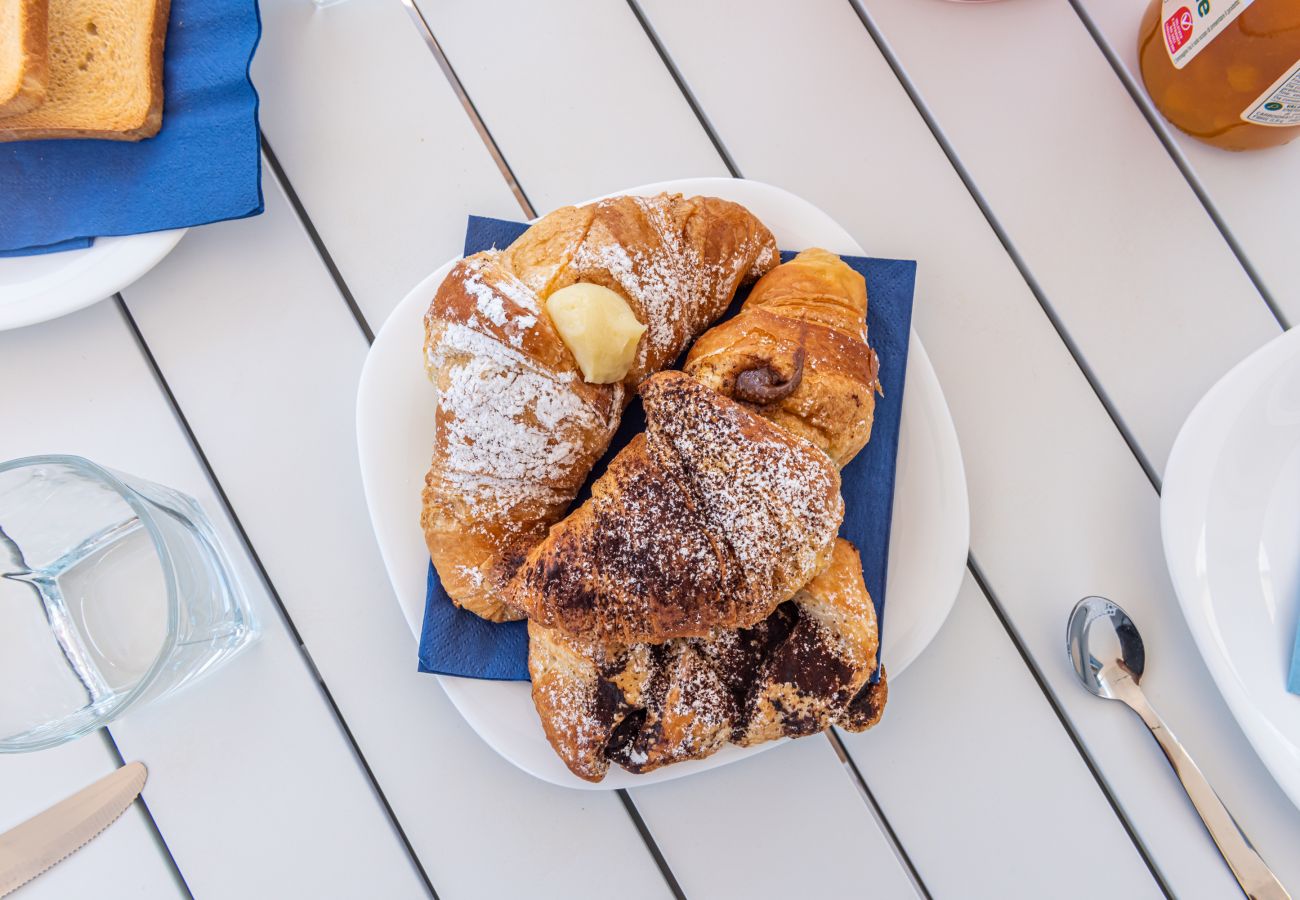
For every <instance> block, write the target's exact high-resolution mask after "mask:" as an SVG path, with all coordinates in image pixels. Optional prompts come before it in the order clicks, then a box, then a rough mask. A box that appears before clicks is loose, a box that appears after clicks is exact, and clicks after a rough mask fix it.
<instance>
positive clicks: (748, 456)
mask: <svg viewBox="0 0 1300 900" xmlns="http://www.w3.org/2000/svg"><path fill="white" fill-rule="evenodd" d="M641 398H642V402H643V404H644V406H645V413H646V431H645V433H644V434H642V435H638V436H637V437H636V438H635V439H634V440H633V441H632V443H630V444H628V446H627V447H625V448H624V449H623V450H622V451H621V452H620V453H619V454H618V455H617V456H615V457H614V459H613V460H612V461H611V463H610V465H609V468H608V469H607V470H606V471H605V474H604V475H602V476H601V477H600V478H599V479H598V480H597V481H596V483H595V484H594V485H593V486H592V492H591V498H590V499H589V500H588V501H587V502H586V503H584V504H583V505H582V506H580V507H579V508H578V509H577V510H575V511H574V512H573V513H572V514H571V515H569V517H568V518H566V519H565V520H564V521H563V522H561V523H559V524H558V525H556V526H554V527H553V528H552V529H551V531H550V534H549V535H547V537H546V539H545V540H544V541H542V542H541V543H540V544H538V545H537V546H536V547H535V548H534V549H533V550H532V551H531V552H530V553H529V554H528V557H527V559H526V560H525V561H524V563H523V565H521V566H520V568H519V571H518V572H517V573H516V575H515V577H514V578H513V579H512V580H511V582H510V584H509V585H508V586H507V592H506V599H507V601H508V602H509V603H510V604H511V605H512V606H515V607H517V608H519V609H521V610H523V611H524V612H525V613H526V614H527V615H528V617H529V618H530V619H531V620H533V621H534V622H535V623H537V624H538V625H541V626H545V627H554V628H559V629H560V630H562V631H564V632H567V633H569V634H571V635H576V636H585V637H587V638H589V639H594V640H607V641H622V642H631V641H662V640H666V639H667V638H672V637H700V636H703V635H707V634H709V633H710V632H712V631H713V630H714V629H717V628H739V627H744V626H748V625H753V624H754V623H755V622H758V621H760V620H761V619H763V618H764V617H766V616H767V615H768V614H769V613H770V612H771V611H772V610H773V609H774V608H775V607H776V606H777V604H779V603H781V602H782V601H783V600H786V599H788V598H789V597H790V596H792V595H793V594H794V593H795V591H797V590H798V589H799V588H800V587H801V586H803V585H804V584H806V583H807V582H808V581H809V579H811V578H812V577H813V576H814V575H816V574H817V573H818V572H819V571H821V570H822V568H824V567H825V565H826V562H827V560H828V559H829V557H830V551H831V545H832V542H833V541H834V538H835V532H836V530H837V529H838V528H839V525H840V521H841V520H842V519H843V516H844V501H843V500H842V499H841V498H840V493H839V487H840V481H839V473H838V470H837V469H836V467H835V465H834V463H833V462H832V461H831V460H830V459H829V458H828V457H827V456H826V454H824V453H822V452H821V451H819V450H818V449H817V448H816V447H814V446H812V445H811V444H809V443H808V442H807V441H805V440H803V439H802V438H800V437H798V436H796V435H793V434H791V433H790V432H788V431H786V430H785V429H783V428H780V427H779V426H776V425H774V424H772V423H771V422H768V421H767V420H766V419H763V418H762V417H760V416H757V415H755V414H753V413H752V412H750V411H748V410H746V409H745V408H744V407H742V406H741V405H740V404H738V403H736V402H734V401H732V400H728V399H727V398H725V397H723V396H722V395H720V394H718V393H716V392H714V391H712V390H710V389H709V388H707V387H705V386H704V385H703V384H701V383H700V382H699V381H696V380H695V379H694V378H691V377H690V376H688V375H684V374H682V373H681V372H661V373H659V374H658V375H654V376H651V377H650V378H649V379H647V380H646V381H645V382H644V383H643V384H642V385H641Z"/></svg>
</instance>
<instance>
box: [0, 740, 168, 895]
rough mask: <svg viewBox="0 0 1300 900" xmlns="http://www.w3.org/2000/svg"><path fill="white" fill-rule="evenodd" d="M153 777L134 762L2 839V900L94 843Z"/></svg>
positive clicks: (17, 827)
mask: <svg viewBox="0 0 1300 900" xmlns="http://www.w3.org/2000/svg"><path fill="white" fill-rule="evenodd" d="M148 775H149V773H148V771H147V770H146V769H145V767H144V764H143V763H138V762H133V763H130V764H128V765H125V766H123V767H122V768H120V769H118V770H117V771H116V772H113V773H112V774H111V775H107V776H105V777H103V778H101V779H99V781H96V782H95V783H94V784H92V785H90V786H89V787H86V788H82V789H81V790H80V791H78V792H77V793H75V794H73V795H72V796H71V797H69V798H67V799H66V800H63V801H60V802H59V803H56V804H55V805H54V806H51V807H50V808H49V809H47V810H45V812H43V813H38V814H37V815H35V816H33V817H32V818H30V819H28V820H27V821H26V822H23V823H22V824H21V825H18V826H16V827H14V828H11V829H10V830H8V831H6V832H5V833H4V834H0V897H4V896H6V895H8V894H11V893H13V892H14V891H16V890H18V888H20V887H22V886H23V885H24V884H26V883H27V882H29V881H31V880H32V879H33V878H35V877H36V876H37V875H39V874H41V873H42V872H44V871H45V870H46V869H49V868H51V867H52V866H55V865H57V864H58V863H60V862H62V861H63V860H65V859H67V858H68V857H69V856H71V855H72V854H73V853H75V852H76V851H78V850H80V849H81V848H82V847H84V846H86V844H88V843H90V842H91V841H92V840H94V838H96V837H97V836H98V835H99V834H100V832H102V831H103V830H104V829H105V828H107V827H108V826H109V825H112V824H113V822H114V821H116V820H117V818H118V816H120V815H122V813H124V812H126V811H127V809H128V808H129V807H130V806H131V804H132V803H134V802H135V798H136V797H138V796H140V792H141V791H142V790H144V782H145V779H146V778H147V777H148Z"/></svg>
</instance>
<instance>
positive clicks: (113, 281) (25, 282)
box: [0, 228, 186, 331]
mask: <svg viewBox="0 0 1300 900" xmlns="http://www.w3.org/2000/svg"><path fill="white" fill-rule="evenodd" d="M185 232H186V229H184V228H177V229H174V230H172V231H154V232H150V233H149V234H131V235H125V236H123V237H101V238H95V241H94V243H92V244H91V245H90V246H89V247H86V248H85V249H83V250H64V251H63V252H62V253H45V254H42V255H40V256H13V257H4V258H0V331H4V330H6V329H9V328H21V327H22V326H23V325H33V324H35V323H37V322H44V321H45V320H47V319H55V318H58V317H59V316H63V315H67V314H68V313H70V312H74V311H76V310H78V309H81V308H82V307H85V306H89V305H90V304H92V303H97V302H99V301H100V300H103V299H104V298H105V297H111V296H112V295H113V294H115V293H117V292H118V291H120V290H122V288H124V287H126V286H127V285H129V284H130V283H131V282H133V281H135V280H136V279H137V278H139V277H140V276H142V275H144V273H145V272H148V271H149V270H150V269H152V268H153V267H154V266H156V265H158V263H159V262H161V261H162V258H163V257H164V256H166V255H167V254H168V253H170V252H171V251H172V248H173V247H175V246H176V244H177V242H178V241H180V239H181V238H182V237H184V236H185Z"/></svg>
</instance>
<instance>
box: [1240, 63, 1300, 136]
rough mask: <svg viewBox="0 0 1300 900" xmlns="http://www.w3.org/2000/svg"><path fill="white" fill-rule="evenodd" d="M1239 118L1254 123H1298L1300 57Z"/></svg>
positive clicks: (1299, 122) (1299, 123)
mask: <svg viewBox="0 0 1300 900" xmlns="http://www.w3.org/2000/svg"><path fill="white" fill-rule="evenodd" d="M1241 118H1242V119H1243V120H1244V121H1246V122H1254V123H1255V124H1256V125H1278V126H1286V125H1300V59H1298V60H1296V62H1295V65H1293V66H1292V67H1291V68H1289V69H1287V70H1286V71H1285V72H1283V73H1282V77H1281V78H1279V79H1278V80H1277V81H1275V82H1273V83H1272V84H1270V85H1269V86H1268V88H1267V89H1266V90H1265V91H1264V93H1262V94H1260V95H1259V96H1258V97H1256V98H1255V102H1254V103H1252V104H1250V106H1247V107H1246V109H1245V110H1244V111H1243V112H1242V114H1241Z"/></svg>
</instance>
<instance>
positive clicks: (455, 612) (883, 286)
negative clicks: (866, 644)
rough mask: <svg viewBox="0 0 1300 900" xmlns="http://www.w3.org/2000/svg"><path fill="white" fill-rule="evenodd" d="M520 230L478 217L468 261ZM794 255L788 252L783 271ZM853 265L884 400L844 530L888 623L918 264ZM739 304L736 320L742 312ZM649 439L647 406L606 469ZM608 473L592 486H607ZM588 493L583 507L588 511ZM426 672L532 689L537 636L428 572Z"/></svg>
mask: <svg viewBox="0 0 1300 900" xmlns="http://www.w3.org/2000/svg"><path fill="white" fill-rule="evenodd" d="M527 227H528V226H527V225H523V224H520V223H518V222H506V221H502V220H500V219H486V218H480V217H478V216H471V217H470V220H469V228H468V230H467V232H466V234H465V254H466V255H467V256H468V255H469V254H471V253H477V252H478V251H480V250H487V249H490V248H492V247H507V246H509V245H510V243H511V242H512V241H513V240H514V239H515V238H517V237H519V235H521V234H523V232H524V231H525V230H526V229H527ZM793 256H794V254H793V253H789V252H782V254H781V260H782V262H784V261H786V260H789V259H791V258H793ZM843 259H844V261H845V262H846V263H848V264H849V265H850V266H852V267H853V268H854V269H856V270H857V271H858V272H860V273H861V274H862V276H863V277H864V278H866V280H867V296H868V298H869V301H870V302H869V303H868V305H867V330H868V333H869V334H870V338H871V344H872V346H873V347H875V348H876V352H877V353H878V354H879V356H880V382H881V385H882V387H883V390H884V396H882V397H878V398H877V400H876V418H875V423H874V425H873V426H872V429H871V442H870V443H868V444H867V446H866V449H865V450H863V451H862V452H861V453H859V454H858V455H857V457H856V458H855V459H854V460H853V462H851V463H849V464H848V465H847V466H845V467H844V470H843V472H841V485H842V487H841V489H842V491H843V494H844V509H845V512H844V524H843V525H842V526H841V527H840V534H841V535H842V536H843V537H845V538H847V539H848V540H850V541H852V542H853V544H854V546H856V547H857V548H858V551H859V552H860V553H861V555H862V575H863V578H864V579H865V580H866V584H867V590H868V591H870V592H871V597H872V599H873V600H874V601H875V604H876V616H877V618H878V620H879V621H880V623H881V625H882V627H883V624H884V621H885V618H884V616H885V575H886V572H885V569H886V566H887V564H888V561H889V529H890V521H891V518H892V513H893V508H894V472H895V464H896V462H897V459H898V425H899V420H900V419H901V417H902V408H903V375H904V373H905V372H906V370H907V350H908V345H909V335H910V334H911V327H912V289H913V286H914V284H915V282H916V263H915V262H912V261H911V260H898V259H875V258H872V257H866V256H845V257H843ZM743 302H744V296H743V295H742V296H739V297H737V298H736V302H735V303H734V304H733V305H732V308H731V310H730V311H729V312H728V313H727V315H728V316H730V315H731V314H733V313H734V312H735V311H736V310H738V309H739V308H740V304H741V303H743ZM644 429H645V415H644V413H643V412H642V411H641V404H640V403H639V402H635V403H633V404H632V405H631V406H629V407H628V409H627V412H626V413H625V414H624V416H623V422H622V424H621V425H620V426H619V429H618V433H617V434H616V435H615V436H614V440H613V442H612V443H611V444H610V452H609V453H607V454H606V456H605V461H606V462H607V461H608V460H609V459H611V458H612V457H613V456H614V454H615V453H616V452H617V451H618V450H620V449H621V448H622V447H623V446H624V445H626V444H627V442H628V441H630V440H631V439H632V438H633V437H635V436H636V435H637V434H639V433H640V432H641V431H643V430H644ZM603 469H604V463H603V462H602V464H601V465H597V466H596V469H595V471H593V472H592V475H591V478H590V479H588V482H587V484H588V487H589V486H590V484H591V482H592V481H594V480H595V479H596V478H597V477H599V475H600V473H601V472H602V471H603ZM587 493H588V489H586V488H584V490H583V492H582V494H580V495H579V497H578V500H577V502H578V503H581V502H582V500H583V499H584V498H585V497H586V495H587ZM420 671H421V672H435V673H437V674H440V675H460V676H463V677H467V678H489V679H495V680H505V681H527V680H528V631H527V626H526V623H524V622H507V623H504V624H493V623H491V622H485V621H484V620H483V619H480V618H479V617H478V616H476V615H474V614H473V613H468V612H465V611H464V610H462V609H459V608H458V607H457V606H456V605H455V604H453V603H452V602H451V599H450V598H449V597H448V596H447V592H446V591H444V590H443V588H442V583H441V582H440V581H439V580H438V573H437V571H435V570H434V568H433V566H432V565H430V566H429V579H428V594H427V598H426V600H425V607H424V628H423V630H422V632H421V635H420Z"/></svg>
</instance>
